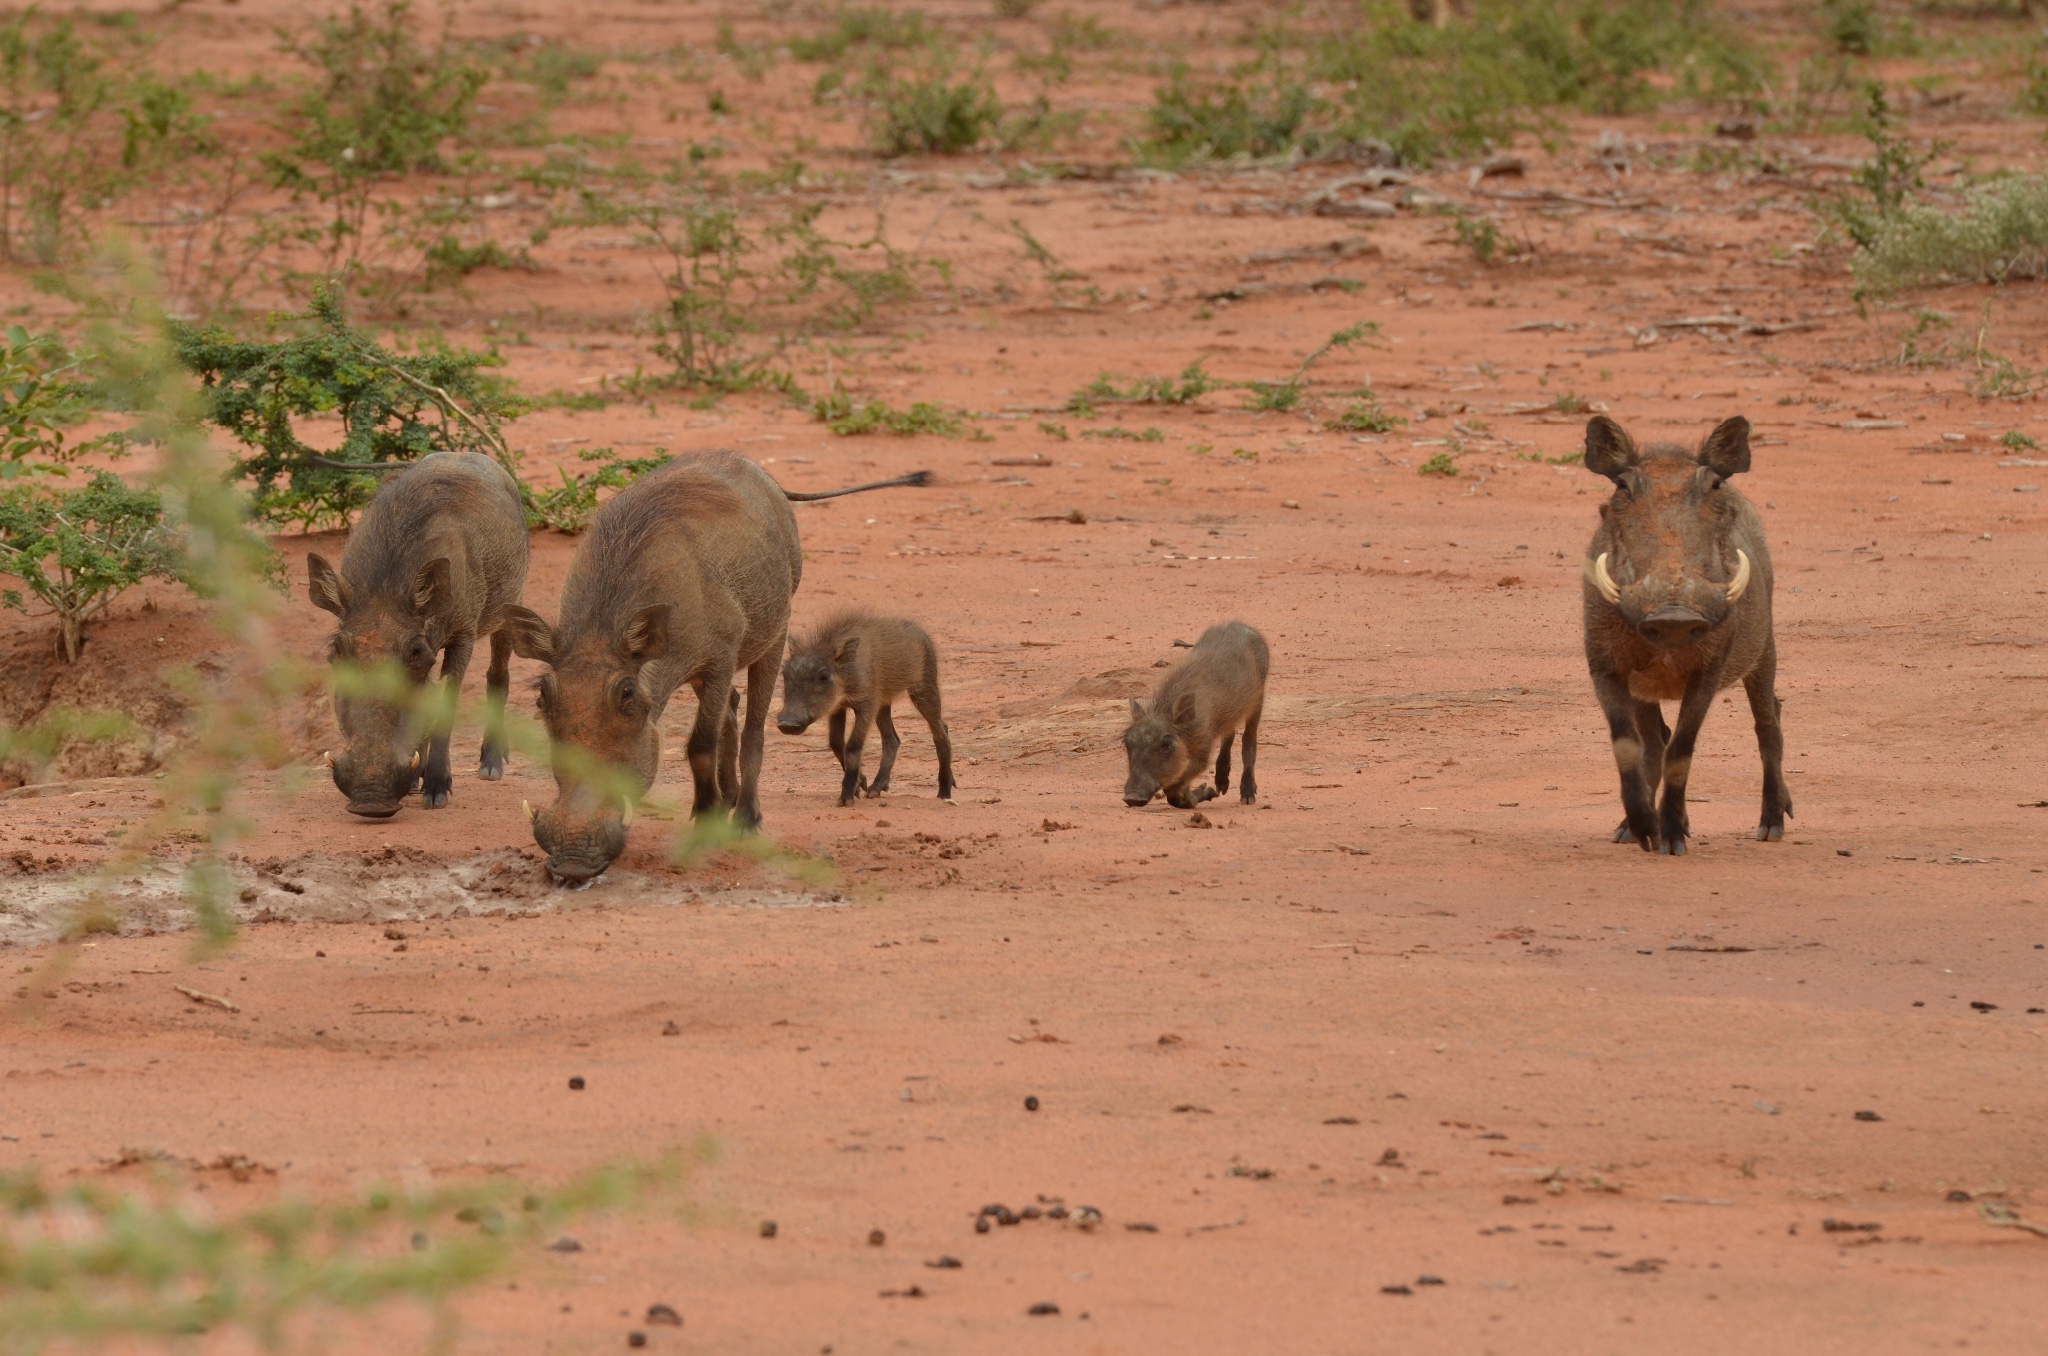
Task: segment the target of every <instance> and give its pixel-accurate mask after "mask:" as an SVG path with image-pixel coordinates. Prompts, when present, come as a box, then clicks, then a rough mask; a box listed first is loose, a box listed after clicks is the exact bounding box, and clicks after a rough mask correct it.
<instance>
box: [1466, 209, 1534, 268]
mask: <svg viewBox="0 0 2048 1356" xmlns="http://www.w3.org/2000/svg"><path fill="white" fill-rule="evenodd" d="M1451 230H1452V232H1453V233H1454V234H1455V235H1456V237H1457V240H1458V244H1459V246H1460V247H1461V248H1463V249H1465V250H1467V251H1469V252H1470V253H1471V255H1472V257H1473V258H1474V259H1477V260H1478V261H1479V262H1480V263H1482V264H1490V263H1492V262H1493V261H1494V260H1495V259H1499V258H1504V257H1512V256H1513V255H1515V254H1517V253H1519V252H1520V246H1519V244H1518V242H1516V241H1515V240H1514V239H1513V238H1512V237H1510V236H1509V235H1508V234H1507V233H1506V232H1505V231H1503V230H1501V228H1500V225H1499V223H1497V222H1495V221H1494V219H1493V218H1492V217H1482V216H1473V215H1472V214H1471V213H1469V212H1462V211H1461V212H1458V213H1456V214H1455V215H1454V217H1453V218H1452V221H1451Z"/></svg>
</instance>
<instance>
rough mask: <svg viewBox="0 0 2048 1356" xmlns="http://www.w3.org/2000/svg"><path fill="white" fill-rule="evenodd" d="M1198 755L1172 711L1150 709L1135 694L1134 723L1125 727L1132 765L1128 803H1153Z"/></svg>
mask: <svg viewBox="0 0 2048 1356" xmlns="http://www.w3.org/2000/svg"><path fill="white" fill-rule="evenodd" d="M1194 757H1195V755H1194V753H1192V752H1191V751H1190V750H1189V749H1188V746H1187V741H1186V740H1185V739H1183V738H1181V734H1180V731H1179V730H1178V729H1177V728H1175V726H1174V723H1173V720H1172V719H1171V716H1170V713H1168V712H1166V711H1164V710H1162V709H1161V708H1159V707H1157V706H1155V707H1153V708H1152V709H1151V710H1150V711H1147V710H1146V709H1145V706H1144V704H1143V703H1142V702H1140V701H1139V700H1138V699H1137V698H1136V697H1133V698H1131V725H1130V728H1129V729H1127V730H1125V731H1124V759H1125V761H1126V762H1127V763H1128V764H1129V765H1130V775H1129V776H1128V777H1126V778H1125V779H1124V804H1126V805H1129V806H1131V807H1133V808H1134V809H1135V808H1139V807H1142V806H1146V805H1150V804H1151V803H1152V798H1153V797H1154V796H1156V795H1158V794H1159V792H1160V791H1161V790H1162V789H1163V788H1165V787H1168V786H1172V785H1173V784H1174V783H1175V782H1177V781H1179V780H1180V778H1181V774H1182V773H1184V772H1186V771H1187V769H1188V764H1189V763H1190V762H1192V761H1193V760H1194Z"/></svg>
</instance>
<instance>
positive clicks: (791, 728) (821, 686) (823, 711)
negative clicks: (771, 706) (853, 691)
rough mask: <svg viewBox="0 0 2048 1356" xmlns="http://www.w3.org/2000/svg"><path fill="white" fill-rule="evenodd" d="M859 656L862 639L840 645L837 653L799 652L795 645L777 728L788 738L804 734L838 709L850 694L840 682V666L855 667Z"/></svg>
mask: <svg viewBox="0 0 2048 1356" xmlns="http://www.w3.org/2000/svg"><path fill="white" fill-rule="evenodd" d="M859 653H860V637H859V636H847V637H846V638H845V639H844V640H842V641H840V643H839V649H838V651H837V652H836V653H827V652H826V651H825V650H823V649H803V648H799V647H798V645H797V643H796V642H795V641H791V642H790V643H789V658H788V659H787V660H786V661H785V662H784V663H783V665H782V709H781V710H780V711H777V712H776V713H775V728H776V729H778V730H780V731H782V732H783V733H784V734H793V735H794V734H802V733H803V732H804V731H805V730H808V729H810V728H811V723H812V722H813V721H817V720H822V719H823V718H824V717H826V716H828V715H830V714H831V713H832V712H833V711H834V710H836V709H838V706H839V699H840V697H841V696H843V695H844V694H845V690H846V689H845V685H844V684H842V683H841V682H840V681H839V666H840V665H842V664H851V663H852V662H853V659H854V656H855V655H857V654H859Z"/></svg>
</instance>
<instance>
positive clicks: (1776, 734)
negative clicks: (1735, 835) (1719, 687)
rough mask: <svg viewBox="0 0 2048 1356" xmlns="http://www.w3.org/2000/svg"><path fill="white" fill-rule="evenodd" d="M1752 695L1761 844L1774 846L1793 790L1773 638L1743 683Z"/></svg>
mask: <svg viewBox="0 0 2048 1356" xmlns="http://www.w3.org/2000/svg"><path fill="white" fill-rule="evenodd" d="M1742 686H1743V688H1744V690H1746V691H1747V692H1748V693H1749V710H1750V714H1751V715H1752V716H1754V717H1755V718H1756V749H1757V753H1758V754H1759V755H1761V756H1762V758H1763V762H1764V808H1763V817H1762V818H1760V819H1759V820H1758V821H1757V826H1756V837H1757V841H1758V842H1760V843H1775V842H1777V841H1778V840H1779V839H1781V838H1783V837H1784V836H1785V816H1787V815H1789V814H1791V813H1792V788H1791V787H1789V786H1787V785H1786V784H1785V728H1784V726H1783V725H1782V724H1781V723H1780V717H1781V715H1782V714H1783V712H1784V709H1785V703H1783V702H1782V701H1780V700H1778V639H1777V637H1776V636H1773V637H1771V640H1770V643H1769V644H1767V645H1765V646H1764V654H1763V658H1762V659H1761V660H1759V661H1758V662H1757V666H1756V667H1755V668H1754V669H1752V670H1750V673H1749V676H1748V677H1747V678H1744V679H1743V680H1742Z"/></svg>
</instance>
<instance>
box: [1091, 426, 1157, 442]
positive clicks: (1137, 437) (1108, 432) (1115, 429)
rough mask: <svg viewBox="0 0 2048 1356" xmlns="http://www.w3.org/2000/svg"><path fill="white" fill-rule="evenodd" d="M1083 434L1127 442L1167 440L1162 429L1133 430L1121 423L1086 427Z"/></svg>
mask: <svg viewBox="0 0 2048 1356" xmlns="http://www.w3.org/2000/svg"><path fill="white" fill-rule="evenodd" d="M1081 436H1082V437H1083V438H1105V439H1108V440H1109V441H1111V442H1126V443H1163V442H1165V441H1166V434H1165V433H1164V432H1163V431H1162V430H1160V429H1157V428H1145V429H1142V430H1139V431H1136V432H1133V431H1132V430H1130V429H1127V428H1125V427H1123V425H1121V424H1111V425H1110V426H1109V427H1108V428H1084V429H1082V430H1081Z"/></svg>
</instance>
